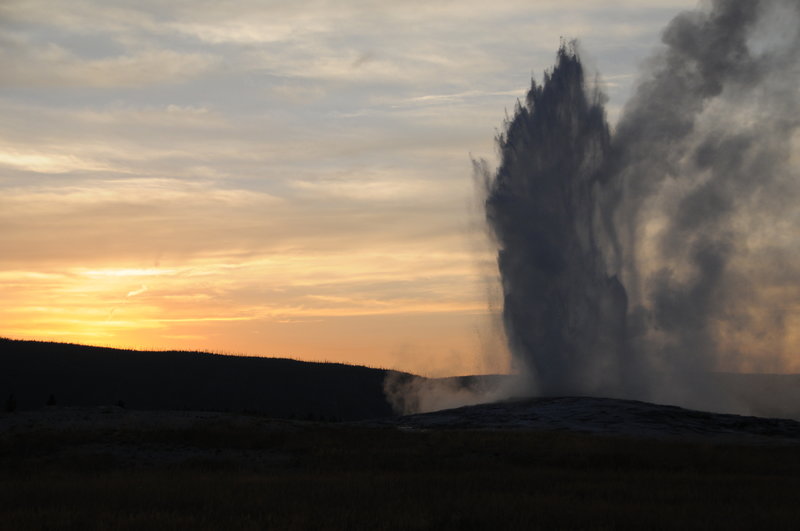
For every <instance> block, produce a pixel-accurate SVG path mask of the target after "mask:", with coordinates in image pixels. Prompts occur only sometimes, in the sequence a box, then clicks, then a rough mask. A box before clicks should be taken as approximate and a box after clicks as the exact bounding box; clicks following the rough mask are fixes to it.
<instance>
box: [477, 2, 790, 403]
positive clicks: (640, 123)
mask: <svg viewBox="0 0 800 531" xmlns="http://www.w3.org/2000/svg"><path fill="white" fill-rule="evenodd" d="M799 28H800V3H798V2H797V1H796V0H795V1H789V0H786V1H775V0H769V1H767V0H762V1H756V0H717V1H714V2H713V3H711V4H710V6H709V8H708V9H707V10H705V11H693V12H686V13H683V14H680V15H679V16H677V17H676V18H675V19H674V20H673V21H672V22H671V23H670V24H669V25H668V26H667V28H666V29H665V30H664V32H663V43H664V45H665V46H664V48H663V50H662V51H660V52H659V53H658V54H657V55H656V56H654V57H652V58H651V59H650V61H649V63H648V65H647V71H646V73H645V74H644V75H643V77H642V79H641V80H640V81H639V83H638V85H637V86H636V90H635V94H634V96H633V98H632V99H631V101H630V102H629V103H628V104H627V105H626V107H625V109H624V111H623V113H622V116H621V118H620V120H619V122H618V123H617V126H616V128H615V130H614V131H613V133H612V132H610V130H609V126H608V125H607V123H606V118H605V111H604V109H603V96H602V94H601V92H600V91H599V90H598V89H597V87H596V86H593V85H592V83H589V82H587V80H586V76H585V74H584V70H583V67H582V65H581V61H580V58H579V54H578V53H577V51H576V49H575V47H574V45H563V46H562V48H561V49H560V50H559V52H558V57H557V63H556V66H555V67H554V68H553V70H552V71H551V72H550V73H548V74H546V75H545V78H544V80H543V82H542V84H541V85H538V84H536V83H535V82H534V83H533V86H532V87H531V89H530V91H529V92H528V95H527V97H526V99H525V102H524V103H520V104H518V105H517V108H516V110H515V113H514V115H513V117H512V118H511V119H509V120H508V121H507V123H506V124H505V129H504V132H503V133H502V134H501V135H500V136H499V138H498V145H499V148H500V155H501V162H500V165H499V167H498V168H497V170H496V171H494V172H492V171H490V170H489V169H488V166H487V164H486V163H485V162H477V163H476V169H477V171H478V172H480V173H481V174H483V176H484V179H485V182H486V191H487V196H486V202H485V205H486V218H487V220H488V223H489V226H490V227H491V229H492V232H493V234H494V236H495V237H496V241H497V244H498V247H499V253H498V267H499V271H500V275H501V277H502V284H503V294H504V310H503V317H504V323H505V328H506V335H507V337H508V342H509V348H510V350H511V352H512V355H513V357H514V359H515V360H516V362H517V363H518V364H519V365H520V366H521V367H522V368H523V369H524V370H527V371H529V372H530V374H531V375H532V379H533V382H535V389H533V390H534V391H535V392H539V393H543V394H601V395H605V396H617V397H633V398H644V399H650V400H665V401H671V402H678V403H682V404H685V405H689V406H695V407H706V408H710V407H714V408H717V409H719V408H724V409H729V410H738V411H742V410H743V409H746V407H743V406H742V405H741V404H733V403H730V399H729V397H723V396H721V395H720V394H719V393H718V392H717V391H715V390H714V389H713V388H712V386H711V381H712V380H711V377H710V374H711V371H715V370H716V371H718V370H728V371H741V370H744V371H747V370H749V371H762V372H769V371H772V372H776V371H781V370H797V369H798V368H800V365H798V363H797V360H796V359H792V355H793V354H794V353H795V351H796V349H797V348H798V346H800V338H799V337H798V331H797V330H798V328H797V327H800V319H798V309H800V305H799V304H798V301H800V283H799V282H798V280H800V266H799V265H798V264H800V261H798V257H799V256H798V255H800V249H799V248H798V235H800V209H799V208H798V201H797V199H798V188H800V175H799V174H798V169H797V166H798V161H799V160H798V159H800V135H798V131H799V129H798V126H799V125H800V90H798V82H799V81H800V30H799Z"/></svg>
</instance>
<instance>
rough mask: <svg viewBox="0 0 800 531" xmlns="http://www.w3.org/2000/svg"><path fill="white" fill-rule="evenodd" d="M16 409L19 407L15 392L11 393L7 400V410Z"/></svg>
mask: <svg viewBox="0 0 800 531" xmlns="http://www.w3.org/2000/svg"><path fill="white" fill-rule="evenodd" d="M15 409H17V400H16V399H15V398H14V393H11V394H10V395H8V400H6V411H7V412H8V413H11V412H12V411H14V410H15Z"/></svg>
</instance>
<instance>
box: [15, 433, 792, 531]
mask: <svg viewBox="0 0 800 531" xmlns="http://www.w3.org/2000/svg"><path fill="white" fill-rule="evenodd" d="M799 492H800V447H788V446H734V445H718V444H706V443H699V442H691V443H689V442H664V441H654V440H634V439H622V438H610V437H597V436H590V435H582V434H574V433H572V434H571V433H552V432H551V433H535V432H497V431H494V432H491V431H403V430H397V429H392V428H363V427H357V426H352V425H342V424H320V423H301V422H288V421H281V422H272V421H267V420H265V419H254V420H253V422H252V423H247V422H224V421H220V420H215V421H213V422H204V423H197V424H195V425H192V426H188V427H182V428H176V429H165V428H163V427H162V428H158V429H141V428H136V429H125V428H118V427H117V428H113V429H111V428H108V429H104V428H97V429H87V428H82V429H59V430H57V431H56V430H50V429H47V428H46V427H39V428H35V429H27V430H13V431H12V432H11V433H4V434H0V528H2V529H15V530H16V529H20V530H25V529H76V530H77V529H80V530H91V529H98V530H99V529H103V530H122V529H209V530H211V529H214V530H219V529H276V530H295V529H321V530H323V529H330V530H338V529H374V530H384V529H385V530H388V529H437V530H447V529H453V530H455V529H459V530H463V529H467V530H468V529H481V530H482V529H725V528H728V529H787V530H788V529H797V528H798V525H800V503H798V499H799V498H798V493H799Z"/></svg>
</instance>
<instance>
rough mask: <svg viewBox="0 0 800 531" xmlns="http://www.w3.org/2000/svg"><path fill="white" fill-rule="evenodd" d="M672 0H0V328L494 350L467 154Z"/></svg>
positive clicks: (279, 345) (373, 358) (496, 332)
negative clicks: (561, 61) (523, 101)
mask: <svg viewBox="0 0 800 531" xmlns="http://www.w3.org/2000/svg"><path fill="white" fill-rule="evenodd" d="M695 6H696V2H695V1H688V0H663V1H659V0H652V1H641V0H640V1H633V0H629V1H620V2H615V3H613V5H612V6H609V3H608V2H605V1H594V0H584V1H578V0H560V1H548V0H544V1H530V0H528V1H521V0H520V1H514V0H510V1H509V0H499V1H495V2H477V1H469V0H467V1H458V2H455V1H453V2H430V1H416V0H410V1H404V2H379V1H374V2H370V1H355V0H352V1H347V0H343V1H338V2H333V1H305V2H288V1H287V2H278V1H248V0H237V1H231V2H219V1H216V0H215V1H205V0H193V1H180V0H176V1H171V2H160V1H159V2H157V1H142V0H137V1H133V0H131V1H102V0H98V1H92V0H73V1H71V2H60V1H55V0H53V1H46V0H44V1H37V0H4V1H3V2H2V3H0V72H2V75H0V300H2V301H3V304H2V305H1V306H0V336H5V337H11V338H16V339H37V340H53V341H69V342H77V343H85V344H92V345H103V346H113V347H124V348H140V349H182V350H205V351H212V352H220V353H227V354H247V355H265V356H280V357H292V358H297V359H303V360H316V361H334V362H345V363H357V364H365V365H370V366H374V367H387V368H393V369H400V370H406V371H410V372H415V373H418V374H424V375H430V376H445V375H454V374H470V373H490V372H502V371H506V370H508V368H509V365H508V363H509V361H508V354H507V353H506V352H505V346H504V339H503V334H502V330H501V326H500V324H499V317H498V313H499V311H500V307H499V303H498V300H499V298H498V289H499V287H498V282H499V281H498V278H497V277H498V275H497V270H496V263H495V251H494V250H493V248H492V245H491V243H490V242H489V240H488V237H487V232H486V229H485V228H484V226H483V213H482V210H481V208H482V207H481V194H480V190H479V187H478V186H477V185H476V183H475V179H474V176H473V173H472V162H471V159H472V157H475V158H485V159H487V160H488V161H489V162H490V163H491V164H493V163H496V153H495V146H494V137H495V135H496V134H497V132H498V131H499V129H500V128H501V127H502V124H503V120H504V117H505V116H506V115H507V114H510V113H511V112H513V108H514V104H515V102H516V100H517V99H518V98H522V97H524V94H525V92H526V91H527V89H528V88H529V86H530V80H531V77H532V76H533V77H535V78H536V79H537V80H541V77H542V72H543V71H544V70H545V69H547V68H549V67H550V66H551V65H552V63H553V62H554V60H555V52H556V50H557V48H558V46H559V43H560V39H562V38H567V39H572V38H577V39H578V40H579V42H580V46H581V48H580V49H581V53H582V59H583V60H584V61H585V62H586V63H587V64H588V65H589V66H590V67H591V68H593V69H596V70H597V71H599V73H600V75H601V77H600V84H601V86H602V87H603V89H604V90H605V92H606V94H607V96H608V98H609V101H608V104H607V109H608V112H609V120H610V122H611V123H612V124H613V123H614V122H615V120H616V117H617V116H618V115H619V112H620V109H621V107H622V105H623V104H624V102H625V101H626V99H627V97H628V95H629V94H630V92H631V88H632V85H633V82H634V81H635V79H636V72H637V68H638V65H640V64H641V63H642V61H644V60H645V59H646V58H647V57H648V55H649V54H650V53H652V52H653V50H654V49H655V48H656V47H657V46H658V43H659V36H660V32H661V30H662V28H663V27H664V25H665V24H666V23H667V22H668V21H669V20H670V19H671V18H672V17H673V16H674V15H675V14H677V13H678V12H680V11H681V10H683V9H687V8H692V7H695Z"/></svg>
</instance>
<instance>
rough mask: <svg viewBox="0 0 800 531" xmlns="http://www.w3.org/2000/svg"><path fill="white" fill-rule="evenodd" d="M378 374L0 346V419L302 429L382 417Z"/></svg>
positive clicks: (265, 361) (56, 346)
mask: <svg viewBox="0 0 800 531" xmlns="http://www.w3.org/2000/svg"><path fill="white" fill-rule="evenodd" d="M386 373H387V371H386V370H383V369H373V368H368V367H360V366H355V365H344V364H338V363H313V362H303V361H296V360H290V359H279V358H261V357H244V356H228V355H219V354H210V353H205V352H183V351H133V350H121V349H114V348H103V347H89V346H84V345H75V344H66V343H50V342H40V341H19V340H12V339H5V338H0V398H2V400H3V401H4V404H5V406H6V407H5V408H4V410H7V409H9V406H10V405H13V409H16V410H30V409H39V408H42V407H45V406H46V404H47V403H48V402H50V403H51V405H57V406H59V407H61V406H95V405H119V406H123V407H127V408H132V409H140V410H198V411H200V410H202V411H231V412H240V413H241V412H247V413H254V414H261V415H268V416H272V417H277V418H297V419H303V420H306V419H307V420H357V419H367V418H378V417H386V416H391V415H392V414H393V412H392V408H391V406H390V405H389V404H388V403H387V401H386V398H385V397H384V393H383V380H384V378H385V376H386Z"/></svg>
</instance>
